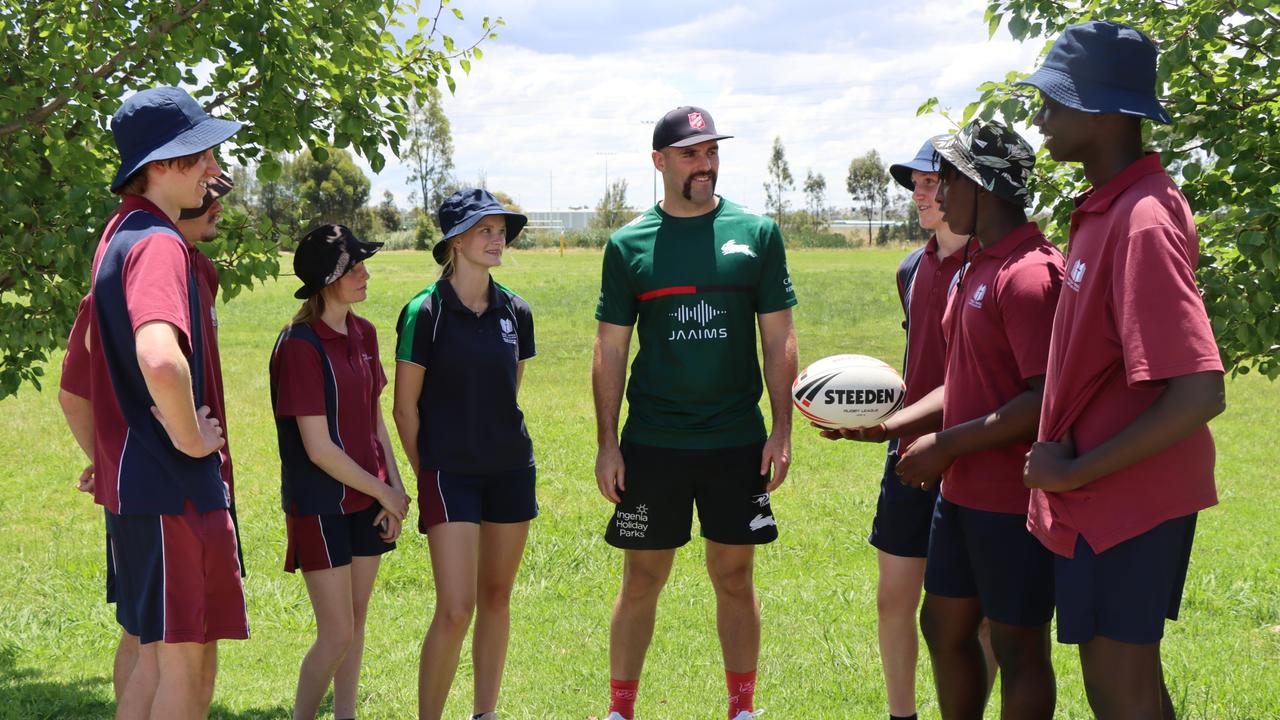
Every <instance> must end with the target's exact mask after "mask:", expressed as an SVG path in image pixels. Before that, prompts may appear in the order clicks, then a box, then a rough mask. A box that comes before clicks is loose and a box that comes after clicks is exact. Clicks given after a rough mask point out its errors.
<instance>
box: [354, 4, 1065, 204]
mask: <svg viewBox="0 0 1280 720" xmlns="http://www.w3.org/2000/svg"><path fill="white" fill-rule="evenodd" d="M544 5H545V3H535V2H530V1H529V0H524V1H523V2H522V3H521V4H520V5H517V6H512V7H514V8H515V10H514V11H513V12H516V13H518V15H519V17H524V18H527V19H528V22H529V23H530V26H528V27H527V28H526V30H527V31H528V34H529V35H530V36H536V37H537V38H538V40H537V42H532V43H530V45H536V46H537V47H526V46H522V45H520V44H518V43H519V42H520V41H521V33H520V32H518V31H517V29H516V28H518V27H519V26H518V25H517V23H518V22H520V20H519V19H518V18H517V17H512V16H511V15H508V23H509V25H508V28H504V31H503V32H502V33H500V38H499V40H498V41H496V42H494V43H492V44H490V45H488V46H486V51H485V58H484V60H483V61H480V62H478V63H476V64H475V65H474V66H473V68H472V75H471V76H470V77H460V78H458V89H457V94H456V95H455V96H453V97H446V99H445V112H446V114H447V115H448V116H449V118H450V120H451V122H452V125H453V136H454V145H455V148H456V150H455V164H456V167H457V174H458V175H459V177H461V178H463V179H474V178H476V177H477V176H478V175H479V174H480V173H484V174H485V175H486V176H487V180H488V185H489V187H490V188H493V189H499V190H503V191H505V192H508V193H510V194H511V195H512V196H513V197H514V198H515V199H516V200H517V201H518V202H520V203H521V204H522V205H524V206H525V207H526V208H530V209H533V208H544V207H547V206H548V205H550V204H551V203H554V205H555V206H556V207H559V208H564V207H568V206H570V205H594V204H595V202H596V201H597V200H598V199H599V197H600V194H601V192H602V190H603V187H604V175H605V165H606V163H607V164H608V174H609V177H610V179H616V178H619V177H625V178H626V179H627V180H628V182H629V186H630V194H629V199H630V202H631V203H632V204H633V205H637V206H644V205H647V204H648V203H649V202H650V201H651V199H652V191H651V183H652V165H651V164H650V161H649V143H650V138H651V135H652V130H653V127H652V124H651V123H652V121H654V120H656V119H658V118H659V117H661V116H662V114H663V113H665V112H666V111H667V110H669V109H671V108H672V107H675V106H677V105H681V104H694V105H700V106H703V107H705V108H706V109H707V110H709V111H710V112H711V113H712V115H713V116H714V117H715V121H716V124H717V126H718V129H719V130H720V131H721V132H724V133H728V134H732V135H734V136H735V138H734V139H733V140H727V141H725V142H724V143H723V144H722V165H721V171H720V190H721V192H722V193H723V194H724V195H726V196H727V197H730V198H731V199H734V200H736V201H738V202H742V203H744V204H747V205H750V206H753V207H756V208H760V207H762V206H763V198H764V193H763V190H762V187H761V185H762V183H763V181H764V179H765V167H766V163H767V160H768V153H769V149H770V146H771V143H772V140H773V137H774V136H775V135H777V136H781V138H782V141H783V143H784V145H785V146H786V149H787V158H788V160H789V162H790V165H791V170H792V174H793V175H795V176H796V178H797V187H798V186H799V184H800V182H802V180H803V177H804V174H805V170H806V169H807V168H810V167H811V168H813V169H814V170H815V171H817V172H821V173H823V174H824V175H825V176H826V179H827V187H828V200H829V201H830V202H832V203H833V204H836V205H847V204H848V200H847V195H846V194H845V193H844V189H843V188H844V176H845V172H846V170H847V167H848V164H849V161H850V160H851V159H853V158H854V157H856V156H858V155H861V154H862V153H864V152H866V151H867V150H869V149H871V148H875V149H877V150H879V152H880V154H881V155H882V157H884V158H885V160H886V162H895V161H899V160H904V159H909V158H910V157H912V156H913V155H914V154H915V152H916V150H917V148H918V147H919V146H920V143H921V142H923V141H924V140H925V139H926V138H927V137H928V136H930V135H932V134H936V133H938V132H943V131H945V130H947V129H948V128H947V124H946V121H945V120H944V119H943V118H941V117H939V116H936V115H935V116H932V117H924V118H917V117H916V116H915V110H916V107H917V106H918V105H919V104H920V103H921V102H922V101H924V100H925V99H926V98H928V97H930V96H937V97H938V98H939V99H940V101H941V102H942V104H943V105H944V106H950V107H951V108H952V109H953V110H954V111H955V113H956V114H957V115H958V114H959V112H960V111H961V110H962V109H963V107H964V105H965V104H966V103H967V102H969V101H970V100H972V99H973V98H974V97H976V93H975V92H974V90H973V88H974V87H975V86H976V85H977V84H979V83H981V82H982V81H984V80H990V79H996V78H1000V77H1003V76H1004V74H1005V73H1006V72H1008V71H1009V70H1015V69H1030V68H1031V66H1032V65H1033V63H1034V59H1035V57H1036V53H1037V50H1039V46H1040V43H1039V42H1032V43H1027V44H1018V43H1014V42H1012V41H1009V40H1006V39H1004V38H1003V37H1001V36H1000V35H997V37H996V38H995V39H994V40H992V41H987V39H986V38H987V28H986V26H985V24H984V23H983V22H982V17H981V16H982V10H983V7H984V4H983V3H981V2H978V1H977V0H954V1H949V2H948V1H942V0H928V1H927V2H924V3H916V4H914V5H911V6H899V9H893V8H890V7H885V6H880V5H879V4H877V5H876V9H875V10H874V11H872V10H868V9H866V8H858V9H857V11H856V12H855V11H851V10H849V9H848V7H849V6H847V5H836V4H832V5H831V6H830V8H829V10H830V11H829V12H825V11H824V12H820V11H818V10H816V9H815V7H808V6H815V5H816V4H814V3H809V4H808V5H807V6H806V7H808V10H809V12H808V14H807V15H805V14H798V13H797V11H795V10H794V9H792V10H788V9H786V8H783V9H779V7H778V6H775V5H773V4H770V3H764V4H760V3H757V5H760V7H749V6H748V5H747V4H742V3H739V4H736V5H733V6H728V7H726V8H724V9H721V10H717V11H715V12H712V13H706V14H702V15H694V16H692V17H689V19H687V20H685V19H683V18H684V17H686V15H679V16H671V15H664V16H662V17H661V18H657V19H651V20H650V21H649V24H648V25H647V26H645V25H639V26H635V27H630V26H628V27H627V28H626V31H625V32H620V28H619V27H617V26H610V27H600V28H597V29H596V30H595V32H594V33H591V31H590V30H589V29H588V30H583V29H581V28H579V31H580V32H586V33H588V34H589V35H590V42H586V43H584V45H588V46H590V47H592V48H595V49H593V50H592V51H590V52H585V51H575V47H576V46H575V44H574V43H571V42H566V43H559V44H558V45H557V47H556V48H554V49H553V48H549V47H547V43H546V42H545V39H546V38H547V37H550V36H551V35H552V34H553V33H554V31H555V27H548V26H546V25H545V23H548V22H550V21H548V20H546V19H545V18H542V19H538V18H540V17H541V16H540V13H539V8H540V7H542V6H544ZM605 5H608V8H606V9H605V10H601V11H600V12H601V13H602V17H603V16H611V15H610V14H611V13H612V15H618V14H619V13H623V12H629V11H628V10H626V9H625V8H623V9H619V7H617V6H613V5H612V4H605ZM907 7H910V8H911V9H910V10H907V9H905V8H907ZM557 11H558V12H561V13H563V12H565V11H564V8H563V7H562V6H556V7H555V8H553V10H552V11H549V12H551V14H553V15H554V12H557ZM485 12H487V11H485V10H483V8H482V9H481V10H468V15H469V17H475V16H477V15H478V14H483V13H485ZM502 12H503V13H507V12H508V10H507V8H505V7H504V8H503V10H502ZM492 14H497V13H492ZM770 17H777V18H778V22H780V23H784V24H785V30H786V34H782V32H781V31H777V29H775V28H771V27H769V26H768V24H767V23H762V22H761V18H764V19H766V20H767V19H768V18H770ZM869 18H870V19H871V20H873V21H874V24H875V25H876V26H877V27H879V28H883V30H884V32H883V34H879V35H878V34H876V32H877V27H867V26H866V25H867V23H868V22H869ZM615 19H616V18H615ZM566 22H567V21H566ZM572 22H573V23H577V24H578V25H583V24H584V23H585V26H586V27H587V28H589V27H590V19H589V18H588V19H585V20H584V19H583V18H581V17H576V16H575V17H574V18H573V20H572ZM539 23H543V24H541V25H540V24H539ZM761 24H764V25H766V26H765V27H759V26H760V25H761ZM908 31H909V32H908ZM601 35H603V36H606V37H611V38H613V40H614V42H613V43H612V45H613V47H612V48H610V47H609V43H601V42H600V36H601ZM735 37H738V38H740V39H741V40H742V42H741V43H740V44H739V45H737V46H734V43H732V42H728V41H727V40H731V39H733V38H735ZM765 37H767V38H769V42H767V43H766V42H763V40H762V38H765ZM846 37H847V38H849V40H847V41H842V38H846ZM700 38H708V42H705V43H702V42H700ZM646 121H647V122H648V123H649V124H646ZM1028 139H1030V140H1034V141H1038V139H1039V138H1038V137H1035V138H1031V137H1029V138H1028ZM405 178H406V173H405V172H404V170H403V169H402V168H398V167H396V166H395V165H394V160H393V161H392V162H390V163H388V168H387V169H386V170H384V171H383V173H382V174H381V175H380V176H379V177H377V178H375V179H374V190H373V198H374V199H375V200H378V199H380V198H381V196H382V190H383V189H384V188H385V189H390V190H391V191H392V192H393V193H394V194H395V195H396V197H397V200H403V199H404V198H405V197H407V195H408V192H409V191H410V190H411V188H409V187H408V184H407V182H406V180H405ZM792 200H793V202H795V203H799V202H800V201H801V196H800V193H799V191H798V190H797V192H796V193H795V194H794V195H793V197H792Z"/></svg>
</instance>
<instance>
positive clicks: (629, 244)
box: [596, 198, 796, 448]
mask: <svg viewBox="0 0 1280 720" xmlns="http://www.w3.org/2000/svg"><path fill="white" fill-rule="evenodd" d="M795 304H796V296H795V291H794V290H793V289H792V287H791V276H790V275H789V273H788V272H787V259H786V252H785V250H784V249H783V246H782V234H781V233H780V232H779V231H778V226H777V224H775V223H774V222H773V220H772V219H770V218H769V217H766V216H763V215H755V214H752V213H749V212H747V211H745V210H743V209H742V208H741V207H739V206H738V205H735V204H734V203H731V202H729V201H728V200H725V199H724V198H721V199H720V203H719V204H718V205H717V206H716V209H715V210H714V211H712V212H710V213H707V214H705V215H700V216H698V217H692V218H680V217H673V216H671V215H668V214H666V213H665V212H663V211H662V209H661V208H659V207H658V206H656V205H655V206H654V207H652V208H650V209H649V210H648V211H646V212H645V213H644V214H642V215H640V216H639V217H637V218H636V219H635V220H633V221H632V222H631V223H629V224H628V225H627V226H626V227H623V228H620V229H619V230H618V231H617V232H615V233H614V234H613V236H612V237H610V238H609V243H608V245H606V246H605V251H604V270H603V272H602V278H601V283H600V301H599V304H598V305H597V306H596V319H597V320H600V321H603V322H607V323H610V324H613V325H637V330H636V335H637V336H638V337H639V343H640V349H639V352H638V353H637V354H636V359H635V362H633V363H632V365H631V378H630V381H629V382H628V383H627V402H628V404H629V407H630V410H629V412H628V414H627V421H626V424H625V425H624V426H623V429H622V436H623V437H624V438H626V439H627V440H630V441H631V442H635V443H640V444H644V445H655V446H658V447H674V448H721V447H734V446H738V445H746V444H749V443H753V442H759V441H761V440H763V439H764V437H765V430H764V418H763V416H762V415H761V413H760V396H761V393H762V391H763V389H764V384H763V382H762V380H761V377H760V362H759V360H758V358H757V353H756V314H757V313H759V314H765V313H771V312H776V311H779V310H785V309H786V308H789V307H791V306H792V305H795ZM637 318H639V323H638V324H637V322H636V320H637Z"/></svg>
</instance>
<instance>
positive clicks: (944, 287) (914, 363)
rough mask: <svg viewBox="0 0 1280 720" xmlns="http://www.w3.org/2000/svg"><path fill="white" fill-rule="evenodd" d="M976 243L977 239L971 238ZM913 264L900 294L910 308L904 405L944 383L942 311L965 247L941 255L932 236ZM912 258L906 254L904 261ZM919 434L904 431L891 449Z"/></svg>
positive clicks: (944, 345)
mask: <svg viewBox="0 0 1280 720" xmlns="http://www.w3.org/2000/svg"><path fill="white" fill-rule="evenodd" d="M970 242H971V243H973V246H974V247H977V242H976V241H973V240H970ZM918 258H919V261H918V262H915V263H914V265H915V267H914V268H906V270H908V271H909V272H910V275H909V277H904V278H903V280H906V282H905V283H902V282H900V283H899V284H898V296H899V297H900V298H901V299H902V305H903V307H904V308H905V309H906V311H907V322H906V324H905V327H906V330H907V352H906V356H905V357H904V359H903V362H902V372H903V380H904V382H905V383H906V386H907V392H906V397H905V400H904V404H903V407H906V406H907V405H911V404H912V403H915V402H918V401H919V400H920V399H921V398H923V397H924V396H925V395H928V394H929V393H931V392H933V391H934V390H936V389H937V388H938V386H939V385H941V384H942V382H943V379H944V378H945V377H946V371H947V362H946V353H947V342H946V340H945V339H944V338H943V336H942V314H943V313H944V312H945V311H946V309H947V293H948V291H949V290H950V288H951V283H952V281H953V280H954V279H955V277H956V273H958V272H960V266H961V265H962V264H963V263H964V258H965V251H964V249H963V248H961V249H960V250H957V251H955V252H953V253H951V254H950V255H948V256H946V257H944V258H939V257H938V236H937V235H934V236H933V237H931V238H929V242H928V243H927V244H926V245H925V246H924V248H923V251H922V252H921V254H920V255H919V256H918ZM909 261H912V258H911V256H907V259H906V260H905V261H904V262H909ZM917 437H918V436H916V435H905V436H903V437H902V438H901V439H899V440H895V441H893V442H891V443H890V447H889V452H891V453H894V454H897V453H898V448H907V447H910V446H911V443H913V442H915V441H916V439H917Z"/></svg>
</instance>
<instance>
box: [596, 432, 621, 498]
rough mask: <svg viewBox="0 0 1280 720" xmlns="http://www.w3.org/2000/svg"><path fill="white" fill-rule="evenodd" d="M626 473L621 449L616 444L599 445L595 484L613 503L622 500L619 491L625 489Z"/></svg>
mask: <svg viewBox="0 0 1280 720" xmlns="http://www.w3.org/2000/svg"><path fill="white" fill-rule="evenodd" d="M626 475H627V468H626V465H625V464H624V463H623V462H622V450H620V449H619V448H618V446H617V445H610V446H608V447H605V446H601V447H600V449H599V450H597V451H596V485H597V486H599V488H600V494H601V495H603V496H604V498H605V499H606V500H608V501H609V502H611V503H613V504H614V505H617V504H618V503H620V502H622V496H621V495H620V494H619V493H621V492H624V491H626V489H627V482H626Z"/></svg>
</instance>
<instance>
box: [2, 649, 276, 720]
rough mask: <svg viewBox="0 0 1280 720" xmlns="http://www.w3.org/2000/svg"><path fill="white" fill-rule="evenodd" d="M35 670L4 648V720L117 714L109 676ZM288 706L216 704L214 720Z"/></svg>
mask: <svg viewBox="0 0 1280 720" xmlns="http://www.w3.org/2000/svg"><path fill="white" fill-rule="evenodd" d="M41 676H42V673H41V672H40V671H39V670H36V669H33V668H25V667H24V668H20V667H18V648H16V647H14V646H13V645H4V646H0V718H30V719H33V720H35V719H42V720H43V719H46V718H47V719H48V720H54V719H55V718H56V719H57V720H64V719H65V720H80V719H81V718H83V719H84V720H101V719H102V718H110V717H113V716H114V715H115V710H116V704H115V700H114V698H113V697H112V694H111V678H110V677H109V676H97V677H89V678H84V679H81V680H64V681H52V680H42V679H41ZM290 715H291V713H290V708H289V706H288V705H285V704H281V705H278V706H275V707H262V708H253V709H250V710H241V711H233V710H228V709H227V708H225V707H223V706H222V705H221V704H219V703H218V702H216V701H215V702H214V704H213V707H212V708H210V710H209V717H210V718H213V719H214V720H276V719H277V718H288V717H290Z"/></svg>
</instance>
